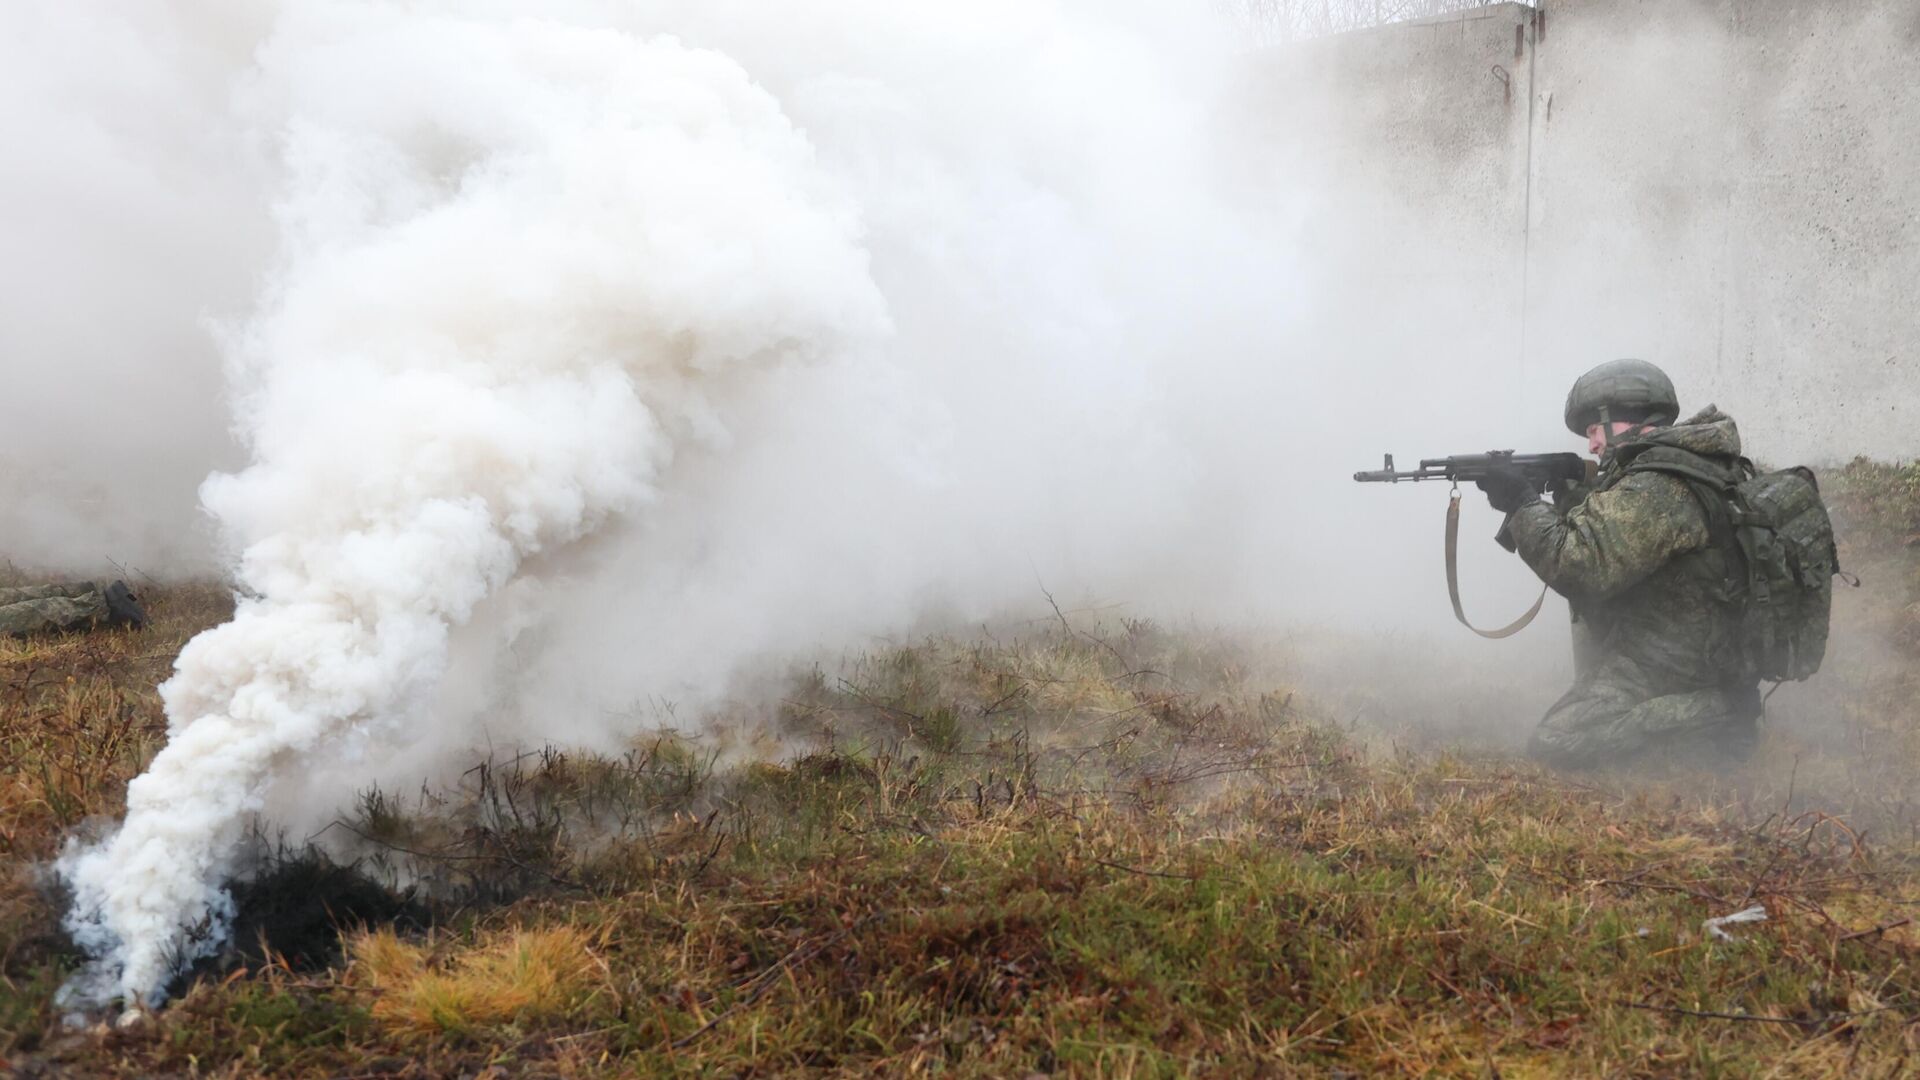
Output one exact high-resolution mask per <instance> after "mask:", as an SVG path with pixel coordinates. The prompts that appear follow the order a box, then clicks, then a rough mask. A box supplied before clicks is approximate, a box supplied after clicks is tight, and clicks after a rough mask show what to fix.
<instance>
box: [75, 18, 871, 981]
mask: <svg viewBox="0 0 1920 1080" xmlns="http://www.w3.org/2000/svg"><path fill="white" fill-rule="evenodd" d="M262 66H263V70H264V72H265V73H266V76H267V78H268V80H269V84H268V85H267V86H265V87H262V88H259V91H258V92H260V93H263V94H273V95H283V96H284V100H283V101H282V102H280V103H278V104H277V106H276V107H278V108H281V109H284V111H285V114H286V115H287V116H288V117H290V119H289V120H288V121H287V122H286V124H285V126H284V128H283V129H282V135H283V138H284V143H283V146H282V154H283V156H284V159H285V161H286V163H287V170H286V177H287V181H286V185H285V189H284V191H283V192H282V201H281V202H280V204H279V207H278V217H279V220H280V223H281V226H282V229H283V232H284V236H283V240H284V244H285V255H284V259H283V262H282V264H281V266H280V268H279V271H278V273H277V274H276V275H275V278H274V283H273V286H272V288H271V290H270V292H269V294H268V296H267V298H266V299H265V302H264V304H263V306H262V308H261V310H260V313H259V315H258V317H257V318H256V319H255V320H254V321H253V322H252V323H251V324H250V325H249V326H248V327H247V328H246V329H245V331H244V333H242V334H241V335H239V336H238V337H237V339H236V340H235V342H234V343H233V347H232V355H231V361H230V363H231V367H232V378H233V380H234V384H235V386H236V388H237V389H238V391H239V394H238V399H239V402H240V406H239V419H240V425H241V428H242V432H243V435H244V437H245V440H246V442H247V444H248V445H249V447H250V448H251V451H252V456H253V463H252V464H251V465H250V466H249V467H248V468H247V469H246V470H245V471H244V472H241V473H240V474H238V475H235V476H223V477H216V478H215V479H214V480H212V481H210V482H209V483H208V485H207V486H206V488H205V490H204V498H205V501H206V503H207V505H208V507H209V508H210V509H211V510H212V511H213V512H214V513H215V515H216V516H217V517H218V519H219V520H220V522H221V523H222V525H223V527H224V529H225V531H226V535H227V536H228V538H229V539H230V540H231V541H232V542H233V543H234V544H235V546H236V547H237V548H238V549H239V551H240V572H239V578H240V581H241V584H242V586H243V588H244V590H245V591H246V593H247V594H248V598H247V599H245V600H243V601H242V603H241V605H240V609H239V612H238V614H237V616H236V617H235V618H234V620H233V621H232V622H231V623H229V624H228V625H225V626H222V627H220V628H218V629H215V630H213V631H211V632H208V633H206V634H203V635H202V636H201V637H199V638H198V639H196V640H195V641H194V642H192V643H191V644H190V645H189V646H188V648H187V649H186V651H185V652H184V653H183V654H182V655H181V657H180V660H179V666H178V670H177V673H176V674H175V675H174V677H173V678H172V679H171V680H170V681H169V682H168V683H167V684H166V686H165V688H164V696H165V700H166V703H167V709H168V715H169V716H170V718H171V721H172V723H171V730H170V739H169V742H168V745H167V747H166V748H165V750H164V751H162V752H161V753H160V755H159V756H158V757H157V758H156V759H155V760H154V762H153V764H152V766H151V768H150V769H149V770H148V771H147V773H146V774H145V775H143V776H141V777H140V778H139V779H137V780H135V781H134V782H133V784H132V785H131V787H130V788H129V789H128V811H127V817H126V821H125V823H124V825H122V826H121V828H120V830H119V831H118V833H117V834H116V835H114V836H112V837H111V838H110V839H108V840H107V841H106V842H104V843H102V844H100V845H98V846H96V847H93V848H90V849H86V850H76V851H74V852H72V853H70V854H69V855H68V856H67V858H66V859H65V860H64V861H63V864H62V870H63V872H64V874H65V875H66V877H67V878H68V879H69V881H70V882H71V884H72V887H73V890H74V896H75V903H74V909H73V915H72V918H71V921H70V926H71V928H72V930H73V932H74V934H75V937H76V939H77V940H78V941H79V942H80V943H81V944H82V945H83V946H84V947H85V948H86V949H87V950H88V951H89V952H90V953H91V954H92V955H94V956H95V957H97V958H98V959H97V961H96V962H95V966H94V968H93V969H92V970H91V971H89V972H87V973H86V974H85V975H84V976H83V977H82V978H81V979H80V980H79V981H76V983H74V984H73V986H72V987H70V990H69V996H68V999H69V1001H70V1002H73V1003H78V1004H101V1003H104V1002H105V1001H107V1000H110V999H112V998H114V997H124V998H125V999H126V1000H129V1001H142V1000H144V1001H152V1000H153V999H154V997H155V995H156V994H157V993H158V992H159V990H160V988H161V987H163V986H164V984H165V982H166V981H167V979H168V978H169V976H170V975H171V973H172V972H173V971H174V970H176V968H177V965H178V964H179V963H180V962H181V961H182V960H183V959H186V958H190V957H191V956H192V954H193V953H194V952H195V951H196V950H199V949H203V948H204V947H206V946H207V945H209V944H211V943H217V940H218V939H219V937H220V935H221V932H222V921H223V919H224V918H225V916H226V914H227V912H226V911H225V909H224V903H225V902H224V899H223V897H222V896H221V895H220V893H219V892H218V891H217V889H216V887H215V883H217V882H219V881H220V880H222V878H223V877H224V875H225V873H226V871H227V870H228V865H227V860H228V859H229V857H230V855H231V853H232V851H233V849H234V847H235V845H236V843H237V842H238V840H239V838H240V830H241V829H242V827H243V824H244V822H245V821H246V820H247V816H248V815H249V814H250V813H251V812H253V811H255V810H257V809H258V808H259V807H260V805H261V798H262V791H263V787H264V785H265V784H266V783H267V782H268V781H269V779H270V778H271V777H272V776H273V774H274V773H275V772H276V771H277V770H279V769H283V768H287V767H289V766H290V765H292V764H293V763H295V762H296V761H298V760H300V759H301V758H302V757H303V756H305V755H309V754H312V753H314V752H315V751H316V750H318V749H321V748H324V747H327V746H328V745H329V744H330V743H336V742H338V741H339V740H340V739H341V738H342V737H343V735H345V734H347V733H348V732H350V731H353V730H355V729H362V728H365V727H367V726H369V725H372V726H375V727H377V728H384V729H388V730H390V731H391V730H395V729H400V730H403V729H405V728H406V726H407V725H408V724H410V723H412V722H415V721H417V719H418V718H419V717H420V716H421V711H422V708H423V706H424V704H425V703H426V702H427V701H428V700H429V699H430V698H431V695H432V694H433V691H434V688H435V685H436V682H437V680H438V678H439V676H440V674H441V671H442V669H443V668H444V666H445V663H446V658H447V639H448V630H449V626H450V625H456V624H459V623H462V622H464V621H465V620H466V619H467V618H468V617H469V615H470V613H471V611H472V609H473V606H474V605H475V604H476V603H477V602H478V601H480V600H481V599H482V598H483V597H484V596H486V595H487V594H488V593H489V592H490V591H492V590H494V589H496V588H498V587H499V586H501V585H502V584H503V583H504V582H506V581H507V580H508V579H509V578H510V577H511V576H512V575H513V574H514V572H515V569H516V567H518V566H519V565H520V563H521V561H522V560H523V559H525V558H526V557H528V556H529V555H531V554H534V553H536V552H541V551H545V550H549V549H551V548H553V547H555V546H556V545H562V544H565V543H567V542H568V541H570V540H573V539H575V538H577V537H579V536H581V535H582V534H584V533H586V532H588V531H589V530H591V529H593V528H594V527H595V526H596V525H598V524H599V523H601V522H602V521H604V520H605V519H606V518H607V517H608V516H609V515H612V514H619V513H625V512H629V511H632V510H633V509H634V508H635V507H637V506H639V505H640V504H641V503H643V502H644V501H645V500H646V499H647V498H648V497H649V494H650V490H651V485H652V483H653V480H654V478H655V476H656V475H657V473H658V471H659V470H660V468H661V467H662V465H663V464H665V463H666V462H667V461H668V460H669V459H670V456H671V448H672V447H673V446H674V445H675V443H676V442H678V441H682V440H684V439H687V438H698V437H699V435H700V433H701V430H702V426H703V402H702V395H703V394H704V393H705V392H706V389H707V387H709V386H710V385H714V384H724V383H725V381H726V380H728V379H731V378H734V377H736V376H737V375H738V374H740V373H741V372H742V371H743V370H744V369H750V368H755V367H763V366H767V365H774V364H780V363H788V362H796V361H805V360H807V359H809V358H811V357H815V356H819V355H824V354H828V353H831V354H834V355H836V356H841V357H845V356H848V355H857V354H858V352H859V351H860V350H861V349H863V348H868V347H870V346H871V343H873V342H874V341H876V340H877V339H878V338H879V337H880V336H881V335H882V334H883V333H884V332H885V330H886V327H887V322H886V317H885V313H884V307H883V304H882V302H881V298H880V296H879V293H878V292H877V290H876V288H875V286H874V284H873V282H872V280H871V278H870V277H869V275H868V273H867V270H866V256H865V254H864V253H863V251H862V250H861V248H860V247H859V245H858V243H857V228H856V222H855V220H854V218H853V216H852V214H851V213H850V212H849V210H848V208H847V207H846V206H845V205H844V204H843V203H842V202H841V201H840V200H838V199H837V198H836V197H835V196H834V194H833V192H832V191H831V189H830V188H829V187H828V185H827V184H825V183H824V182H823V180H822V178H821V177H820V175H819V174H818V171H817V169H816V168H815V166H814V164H813V162H812V160H811V157H812V155H811V151H810V148H809V146H808V144H807V143H806V141H805V140H804V139H803V138H801V137H800V136H799V134H798V133H797V132H796V131H795V129H794V128H793V126H792V125H791V124H790V123H789V122H788V121H787V120H786V119H785V118H784V117H783V115H782V113H781V111H780V109H779V107H778V106H777V104H776V102H775V101H774V100H773V99H772V98H771V97H770V96H769V95H768V94H767V93H766V92H764V91H762V90H760V89H758V88H757V87H755V86H754V85H753V84H752V83H751V81H750V80H749V79H748V78H747V77H746V75H745V74H744V73H743V72H742V70H741V69H740V68H739V67H738V66H737V65H736V64H734V63H733V62H731V61H729V60H728V59H726V58H725V57H723V56H720V55H718V54H715V53H711V52H703V51H700V50H696V49H691V48H687V47H684V46H682V45H680V44H678V43H676V42H674V41H671V40H665V39H653V40H646V39H642V38H640V37H637V36H633V35H628V34H623V33H619V32H615V31H610V30H595V29H580V28H571V27H565V26H559V25H555V24H551V23H542V22H504V21H503V22H474V21H468V20H459V19H444V18H435V17H429V16H423V15H419V14H405V13H400V12H398V11H391V10H387V9H384V8H379V7H364V8H352V9H343V10H339V11H335V12H333V13H331V14H322V15H302V16H299V17H290V18H289V19H288V20H286V21H285V22H283V24H282V25H281V27H280V28H279V31H278V33H277V35H276V37H275V38H274V40H273V41H272V42H271V43H270V44H269V45H268V47H267V51H266V54H265V55H264V57H263V60H262Z"/></svg>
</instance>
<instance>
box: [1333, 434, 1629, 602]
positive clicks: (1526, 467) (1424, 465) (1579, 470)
mask: <svg viewBox="0 0 1920 1080" xmlns="http://www.w3.org/2000/svg"><path fill="white" fill-rule="evenodd" d="M1504 469H1517V470H1519V472H1520V475H1522V476H1524V477H1526V478H1527V481H1528V482H1529V483H1531V484H1532V485H1533V489H1534V490H1535V491H1544V490H1546V489H1548V488H1553V489H1555V490H1556V491H1557V490H1559V489H1561V488H1564V487H1568V486H1571V485H1573V484H1580V483H1590V482H1592V480H1593V474H1594V465H1593V463H1591V462H1589V461H1588V460H1587V459H1585V458H1583V457H1581V456H1580V455H1579V454H1516V453H1514V452H1513V451H1511V450H1490V451H1488V452H1487V453H1484V454H1460V455H1458V456H1456V457H1443V458H1426V459H1424V460H1422V461H1421V462H1420V467H1419V468H1418V469H1414V470H1412V471H1409V472H1401V471H1399V470H1397V469H1395V468H1394V467H1393V455H1392V454H1388V455H1387V463H1386V467H1385V468H1383V469H1377V470H1371V471H1368V472H1357V473H1354V474H1353V478H1354V479H1355V480H1358V481H1360V482H1361V483H1363V484H1398V483H1400V482H1401V481H1403V480H1404V481H1406V482H1408V483H1413V482H1417V481H1420V480H1445V481H1447V482H1449V483H1451V484H1452V485H1453V486H1454V490H1453V496H1452V498H1451V499H1449V500H1448V501H1447V596H1448V598H1449V599H1451V600H1452V601H1453V617H1454V618H1456V619H1459V620H1460V625H1462V626H1464V627H1466V628H1467V629H1469V630H1471V631H1473V632H1474V633H1476V634H1479V635H1480V636H1481V637H1484V638H1503V637H1512V636H1513V635H1514V634H1517V633H1519V632H1520V631H1521V630H1522V629H1523V628H1525V627H1526V625H1527V624H1528V623H1530V622H1532V621H1533V617H1534V616H1535V615H1538V614H1540V605H1541V604H1542V603H1544V602H1545V601H1546V599H1547V590H1546V588H1545V586H1542V587H1541V589H1540V598H1539V599H1538V600H1535V601H1534V602H1533V607H1531V608H1529V609H1527V613H1526V614H1525V615H1522V616H1520V617H1519V618H1518V619H1515V620H1514V621H1513V622H1512V623H1509V624H1508V625H1506V626H1504V627H1502V628H1500V629H1498V630H1482V629H1480V628H1479V627H1477V626H1475V625H1473V624H1472V623H1471V622H1468V621H1467V612H1466V609H1465V608H1462V607H1461V606H1460V569H1459V567H1460V560H1459V554H1460V485H1461V484H1471V483H1473V482H1475V481H1477V480H1481V479H1483V478H1485V477H1486V476H1487V475H1488V474H1489V473H1492V472H1494V471H1495V470H1504Z"/></svg>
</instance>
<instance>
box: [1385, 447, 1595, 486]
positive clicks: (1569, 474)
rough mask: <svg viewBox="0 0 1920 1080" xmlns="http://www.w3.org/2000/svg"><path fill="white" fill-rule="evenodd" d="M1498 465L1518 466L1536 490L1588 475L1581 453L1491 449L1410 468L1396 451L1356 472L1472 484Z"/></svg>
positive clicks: (1387, 481)
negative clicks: (1396, 458) (1377, 465)
mask: <svg viewBox="0 0 1920 1080" xmlns="http://www.w3.org/2000/svg"><path fill="white" fill-rule="evenodd" d="M1495 469H1519V470H1520V473H1521V475H1523V476H1525V477H1526V478H1527V479H1528V480H1531V481H1532V482H1533V488H1534V490H1535V491H1544V490H1546V488H1547V487H1548V486H1549V485H1552V484H1577V483H1580V482H1582V481H1584V480H1586V479H1588V469H1589V466H1588V465H1587V459H1586V458H1583V457H1581V456H1580V455H1579V454H1516V453H1514V452H1513V451H1511V450H1489V451H1488V452H1486V453H1484V454H1460V455H1458V456H1456V457H1443V458H1426V459H1424V460H1422V461H1421V462H1420V467H1419V468H1418V469H1414V470H1412V471H1410V472H1398V471H1395V469H1394V467H1393V455H1392V454H1388V455H1387V464H1386V468H1383V469H1374V470H1371V471H1368V472H1357V473H1354V474H1353V478H1354V479H1355V480H1358V481H1360V482H1361V483H1363V484H1398V483H1400V482H1401V481H1403V480H1404V481H1408V482H1412V481H1416V480H1446V481H1449V482H1451V483H1454V484H1471V483H1473V482H1474V481H1476V480H1479V479H1481V478H1483V477H1485V476H1486V475H1487V474H1488V473H1490V472H1493V471H1494V470H1495Z"/></svg>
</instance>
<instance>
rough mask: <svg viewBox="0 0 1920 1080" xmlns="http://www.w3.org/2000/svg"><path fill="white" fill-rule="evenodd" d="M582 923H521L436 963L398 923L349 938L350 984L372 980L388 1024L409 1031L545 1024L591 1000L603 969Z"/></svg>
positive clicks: (453, 1032)
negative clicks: (529, 926) (404, 935)
mask: <svg viewBox="0 0 1920 1080" xmlns="http://www.w3.org/2000/svg"><path fill="white" fill-rule="evenodd" d="M590 946H591V943H590V941H589V939H588V937H587V935H586V934H585V933H583V932H582V931H580V930H579V929H577V928H575V927H570V926H559V927H552V928H534V929H522V928H515V929H511V930H506V931H503V932H499V933H494V934H491V935H488V936H487V937H486V938H484V939H482V940H480V941H477V942H475V943H474V944H472V945H471V946H470V947H468V948H465V949H462V950H460V951H459V952H457V953H454V954H453V955H452V956H451V957H447V958H444V959H442V960H441V961H439V962H436V961H435V959H434V957H433V955H432V952H431V950H430V949H429V948H428V947H427V946H426V945H425V944H420V943H413V942H407V941H402V940H401V939H400V938H399V936H398V935H397V934H395V933H394V931H393V930H392V929H389V928H382V929H375V930H366V931H361V932H359V933H357V934H354V935H353V936H352V937H351V938H350V939H349V941H348V942H347V955H348V956H349V957H350V958H351V964H350V966H349V967H348V969H347V972H346V975H345V977H344V979H343V982H344V983H345V985H348V986H356V985H365V986H366V987H368V988H369V989H370V990H371V991H372V992H373V995H374V999H373V1005H372V1008H371V1010H370V1012H371V1015H372V1017H373V1019H374V1020H375V1021H376V1022H377V1023H379V1024H380V1025H381V1026H382V1027H384V1028H386V1029H389V1030H391V1031H393V1032H395V1033H396V1034H399V1035H401V1036H464V1037H478V1036H481V1035H484V1034H486V1033H488V1032H491V1031H495V1030H497V1029H502V1028H525V1027H530V1026H544V1025H549V1024H553V1023H556V1022H560V1021H564V1020H565V1019H566V1018H567V1017H569V1016H571V1015H573V1014H574V1013H576V1012H578V1011H580V1010H582V1009H585V1008H588V1007H590V1006H591V1004H592V1001H593V998H594V995H595V994H596V993H597V992H598V990H599V980H600V974H601V971H602V970H603V969H602V968H601V966H600V963H599V961H598V959H597V958H596V957H595V956H594V954H593V952H592V949H591V947H590Z"/></svg>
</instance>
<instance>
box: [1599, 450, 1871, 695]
mask: <svg viewBox="0 0 1920 1080" xmlns="http://www.w3.org/2000/svg"><path fill="white" fill-rule="evenodd" d="M1627 471H1628V472H1662V473H1667V474H1669V475H1672V476H1677V477H1679V478H1681V479H1682V480H1685V481H1686V482H1687V486H1688V487H1690V488H1692V489H1693V491H1694V494H1695V496H1696V497H1697V498H1699V500H1700V504H1701V506H1702V507H1703V508H1704V509H1705V510H1706V513H1707V529H1708V532H1709V534H1710V535H1711V536H1712V537H1713V541H1714V543H1715V545H1716V546H1718V547H1719V548H1720V550H1721V551H1722V552H1723V553H1724V554H1725V557H1726V562H1727V575H1728V580H1727V585H1728V592H1729V594H1730V598H1731V599H1732V600H1733V601H1734V602H1735V603H1736V605H1737V606H1738V608H1739V611H1740V616H1739V626H1738V631H1737V634H1738V644H1739V647H1740V656H1741V662H1742V665H1743V666H1744V667H1745V668H1746V669H1747V670H1746V672H1745V673H1746V674H1748V675H1750V676H1752V677H1754V678H1758V679H1764V680H1768V681H1772V682H1784V681H1787V680H1798V679H1804V678H1806V677H1808V676H1809V675H1812V674H1813V673H1814V672H1816V671H1819V670H1820V662H1821V661H1822V660H1824V659H1825V658H1826V655H1827V624H1828V621H1829V619H1830V617H1831V614H1832V611H1833V579H1834V577H1835V576H1836V575H1840V574H1841V570H1840V553H1839V551H1838V550H1837V549H1836V548H1835V546H1834V540H1833V521H1832V520H1831V519H1830V518H1829V517H1828V516H1827V507H1826V504H1825V503H1824V502H1822V501H1821V499H1820V485H1819V482H1818V481H1817V480H1815V479H1814V475H1813V470H1812V469H1809V468H1806V467H1805V466H1799V467H1796V468H1792V469H1783V470H1781V471H1779V472H1770V473H1759V474H1756V473H1755V471H1754V468H1753V463H1752V462H1750V461H1748V460H1747V459H1746V458H1740V459H1739V464H1738V466H1737V467H1736V468H1735V469H1734V470H1728V469H1724V468H1722V467H1720V466H1717V465H1715V464H1714V463H1712V462H1711V461H1709V460H1707V459H1705V458H1702V457H1700V456H1698V455H1695V454H1690V453H1687V452H1685V451H1681V450H1675V449H1669V448H1664V447H1663V448H1656V449H1652V450H1649V451H1647V452H1645V453H1642V454H1640V455H1639V456H1637V457H1635V458H1634V460H1633V462H1632V463H1631V464H1630V465H1628V467H1627Z"/></svg>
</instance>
